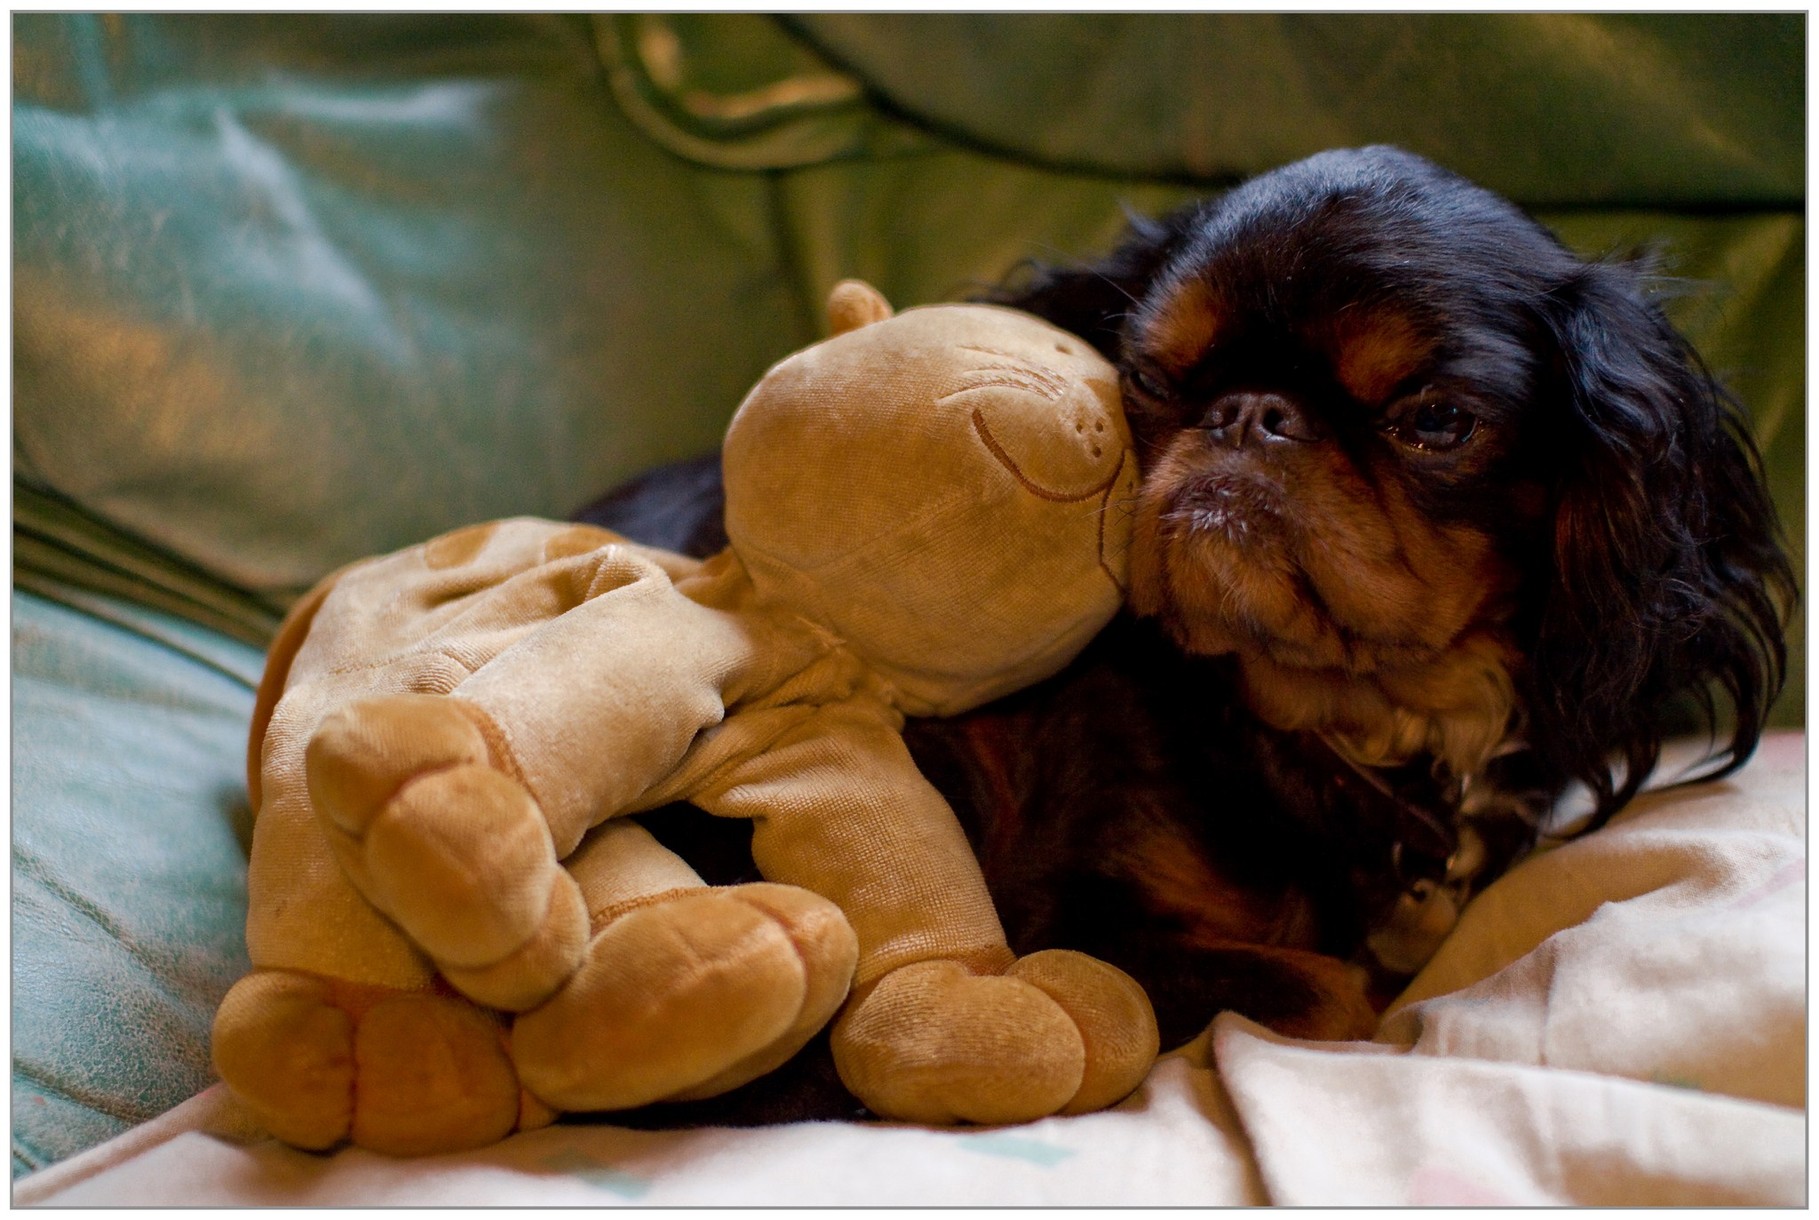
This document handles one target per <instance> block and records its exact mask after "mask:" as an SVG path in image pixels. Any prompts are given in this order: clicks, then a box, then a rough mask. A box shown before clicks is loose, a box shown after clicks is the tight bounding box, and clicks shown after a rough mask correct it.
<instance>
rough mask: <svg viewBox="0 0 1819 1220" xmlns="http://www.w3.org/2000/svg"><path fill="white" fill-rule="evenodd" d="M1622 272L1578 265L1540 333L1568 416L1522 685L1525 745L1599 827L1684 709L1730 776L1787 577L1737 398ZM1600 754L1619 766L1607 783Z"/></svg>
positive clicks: (1748, 745) (1740, 754) (1782, 654)
mask: <svg viewBox="0 0 1819 1220" xmlns="http://www.w3.org/2000/svg"><path fill="white" fill-rule="evenodd" d="M1644 284H1645V281H1644V279H1643V276H1642V274H1641V272H1640V271H1639V270H1638V269H1637V268H1636V267H1633V266H1631V265H1628V264H1620V263H1591V264H1582V265H1580V267H1579V268H1578V270H1577V271H1576V272H1575V274H1574V275H1573V276H1572V277H1571V278H1570V280H1568V281H1567V282H1565V283H1563V284H1561V285H1559V287H1558V289H1557V290H1556V291H1555V292H1554V293H1553V294H1552V295H1551V296H1550V299H1549V302H1548V305H1547V307H1546V308H1545V309H1544V311H1543V313H1544V317H1543V318H1542V324H1543V326H1544V327H1545V328H1546V330H1547V331H1548V332H1550V338H1551V341H1552V345H1553V347H1554V349H1555V359H1556V369H1555V371H1556V373H1557V374H1558V378H1559V379H1558V381H1557V382H1556V392H1557V393H1558V394H1559V395H1560V397H1561V398H1563V399H1564V405H1565V410H1564V411H1563V412H1561V413H1559V414H1556V415H1555V416H1554V417H1553V418H1554V420H1555V427H1554V428H1553V429H1550V435H1549V436H1548V438H1547V441H1546V442H1545V443H1546V444H1547V445H1548V446H1549V447H1550V448H1551V449H1552V450H1553V451H1554V453H1555V454H1556V455H1559V457H1558V460H1559V461H1560V462H1561V465H1560V466H1559V467H1558V468H1557V469H1558V475H1557V484H1556V487H1555V512H1554V530H1553V544H1552V545H1553V565H1552V571H1551V575H1550V579H1549V581H1548V587H1547V589H1546V591H1545V593H1544V594H1543V596H1542V601H1541V603H1540V605H1539V607H1538V608H1537V612H1536V614H1535V618H1534V630H1535V633H1536V634H1535V639H1534V641H1533V646H1532V648H1531V649H1530V651H1529V665H1528V668H1527V671H1526V673H1525V675H1524V685H1525V686H1527V687H1528V688H1529V689H1528V690H1527V691H1526V692H1525V693H1526V695H1527V698H1526V699H1525V700H1524V702H1525V703H1526V705H1527V707H1528V711H1529V717H1530V724H1529V728H1528V733H1529V737H1530V741H1531V744H1533V745H1534V746H1535V747H1536V748H1537V749H1538V750H1539V751H1541V753H1542V755H1543V757H1544V758H1545V759H1547V760H1549V761H1551V762H1553V763H1554V764H1555V766H1556V768H1557V769H1558V771H1559V775H1560V778H1563V779H1573V778H1576V779H1580V780H1583V781H1584V782H1585V783H1586V784H1587V785H1588V786H1589V788H1590V789H1591V792H1592V794H1593V797H1594V799H1595V802H1596V812H1595V813H1594V816H1593V818H1592V821H1591V825H1593V826H1596V825H1600V824H1602V823H1603V822H1604V821H1606V820H1607V819H1608V818H1609V817H1610V815H1611V814H1612V813H1614V812H1615V811H1616V810H1617V809H1619V808H1621V807H1622V806H1623V804H1624V803H1625V802H1627V801H1628V800H1629V798H1630V797H1632V796H1633V795H1635V793H1636V791H1637V790H1638V789H1639V788H1640V786H1641V785H1642V783H1643V782H1644V780H1646V779H1647V778H1648V775H1649V773H1650V772H1651V771H1652V770H1653V769H1654V766H1655V764H1656V762H1657V761H1658V760H1659V757H1660V748H1661V742H1662V736H1663V733H1664V731H1665V729H1666V725H1665V724H1664V718H1663V716H1662V713H1663V712H1664V711H1665V710H1667V709H1668V708H1669V707H1670V706H1671V705H1678V706H1679V707H1681V708H1685V707H1687V706H1689V705H1690V707H1691V708H1692V709H1693V710H1694V711H1695V713H1696V715H1697V716H1698V718H1699V719H1701V720H1702V721H1703V722H1704V725H1705V726H1706V727H1709V728H1711V729H1712V730H1713V731H1714V732H1715V733H1716V734H1718V735H1719V737H1720V738H1722V737H1723V735H1724V734H1725V733H1726V732H1727V731H1728V745H1727V747H1726V749H1725V751H1724V763H1723V765H1722V766H1720V767H1718V768H1717V769H1716V770H1715V771H1714V772H1712V774H1713V775H1717V774H1724V773H1726V772H1728V771H1730V770H1732V769H1734V768H1735V767H1737V766H1740V765H1742V763H1743V762H1744V760H1745V759H1747V758H1748V757H1749V754H1750V752H1751V751H1752V750H1753V749H1754V748H1755V745H1756V741H1757V738H1758V737H1759V736H1760V735H1761V732H1762V728H1763V724H1764V721H1765V719H1766V716H1767V713H1768V708H1769V705H1770V704H1771V703H1772V702H1773V701H1774V699H1775V697H1776V695H1777V694H1778V693H1779V692H1780V689H1781V684H1782V681H1783V678H1784V671H1785V667H1786V645H1785V643H1784V641H1783V631H1784V629H1785V626H1786V622H1787V618H1786V616H1787V615H1788V614H1789V613H1790V612H1791V609H1792V605H1793V601H1794V596H1795V582H1794V576H1793V572H1792V569H1791V568H1790V566H1789V563H1788V559H1787V556H1786V553H1785V551H1784V549H1783V546H1782V536H1781V532H1780V527H1779V525H1778V523H1777V520H1776V517H1775V510H1774V506H1773V504H1772V503H1771V502H1770V500H1769V496H1768V492H1767V488H1766V485H1765V483H1764V480H1763V476H1762V469H1761V458H1760V456H1759V454H1758V453H1757V450H1756V446H1755V443H1754V442H1753V441H1752V440H1751V439H1750V435H1749V433H1748V431H1747V428H1746V426H1745V424H1744V421H1743V418H1742V414H1741V412H1740V410H1739V409H1738V407H1737V405H1736V404H1735V402H1734V401H1733V400H1732V399H1731V398H1730V397H1729V396H1728V395H1727V394H1726V393H1725V392H1724V390H1723V389H1721V388H1720V387H1719V386H1718V385H1717V383H1716V382H1715V381H1714V380H1713V379H1712V377H1711V375H1710V374H1709V373H1708V372H1707V371H1706V369H1705V367H1704V365H1703V364H1702V362H1701V361H1700V360H1699V357H1698V355H1697V354H1696V353H1695V352H1694V351H1693V350H1692V348H1691V347H1690V345H1689V344H1688V343H1687V342H1686V340H1685V339H1684V338H1682V337H1681V336H1680V334H1679V333H1678V332H1677V331H1675V330H1674V328H1673V327H1672V325H1671V324H1670V323H1669V322H1668V321H1667V319H1666V317H1665V316H1664V315H1663V314H1662V312H1661V310H1660V309H1659V308H1658V307H1657V306H1656V305H1655V304H1654V303H1653V302H1651V301H1650V300H1649V299H1648V297H1647V295H1646V293H1645V287H1644ZM1613 759H1615V760H1616V762H1617V763H1618V764H1619V765H1620V768H1621V769H1620V771H1619V772H1618V773H1616V774H1613V772H1612V769H1611V765H1612V761H1613Z"/></svg>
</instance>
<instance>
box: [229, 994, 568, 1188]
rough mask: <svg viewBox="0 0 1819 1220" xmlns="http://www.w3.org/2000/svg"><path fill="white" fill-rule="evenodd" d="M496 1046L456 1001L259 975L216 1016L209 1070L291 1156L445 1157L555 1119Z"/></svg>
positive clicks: (492, 1025) (483, 1024) (497, 1034)
mask: <svg viewBox="0 0 1819 1220" xmlns="http://www.w3.org/2000/svg"><path fill="white" fill-rule="evenodd" d="M502 1034H503V1030H502V1028H501V1025H500V1023H499V1021H498V1019H497V1018H495V1017H493V1016H491V1015H489V1014H487V1013H485V1012H482V1011H481V1010H480V1009H478V1008H476V1007H475V1006H474V1005H472V1004H469V1003H467V1002H466V1001H465V1000H461V999H458V998H455V997H452V996H437V995H425V994H421V993H416V992H402V991H394V990H392V989H390V988H386V987H373V986H363V985H360V984H354V983H345V982H341V981H338V980H329V979H323V978H318V977H316V976H313V975H306V974H295V973H292V972H290V971H285V970H259V971H255V972H253V973H252V974H249V975H247V976H246V977H245V978H243V979H241V980H240V981H239V982H238V983H235V984H234V986H233V988H232V989H230V990H229V991H228V993H227V997H226V998H225V999H224V1000H222V1002H221V1007H220V1009H219V1011H217V1013H216V1014H215V1028H214V1060H215V1070H216V1071H217V1072H219V1073H220V1074H221V1078H222V1079H223V1080H224V1081H226V1082H227V1085H228V1087H229V1088H231V1089H232V1090H233V1091H234V1093H235V1095H236V1096H238V1097H239V1098H240V1100H241V1101H242V1102H244V1103H245V1104H246V1105H247V1107H248V1108H249V1109H250V1110H251V1111H252V1112H253V1115H254V1116H255V1117H256V1118H257V1119H258V1120H259V1121H260V1123H261V1124H262V1125H264V1127H265V1128H266V1129H267V1130H268V1131H270V1132H271V1133H272V1134H273V1135H275V1136H277V1137H278V1138H279V1139H281V1140H283V1141H284V1142H285V1143H287V1144H293V1145H295V1146H296V1147H299V1148H307V1149H311V1150H321V1149H326V1148H331V1147H333V1146H334V1145H336V1144H339V1143H341V1142H342V1141H344V1140H346V1141H352V1142H353V1143H355V1144H358V1145H359V1146H360V1147H362V1148H370V1149H372V1150H373V1151H375V1152H384V1153H389V1154H391V1155H394V1156H416V1155H421V1154H425V1153H433V1152H453V1151H457V1150H459V1149H463V1148H477V1147H480V1146H481V1145H484V1144H490V1143H492V1142H494V1141H495V1140H498V1139H501V1138H503V1137H504V1136H506V1135H508V1134H510V1133H511V1132H512V1131H513V1130H514V1129H518V1128H529V1127H537V1126H542V1125H543V1124H545V1123H547V1122H549V1121H550V1120H551V1119H552V1118H554V1117H555V1115H554V1112H553V1111H551V1110H549V1109H548V1108H547V1107H545V1106H543V1105H541V1104H540V1103H538V1102H537V1101H536V1099H535V1098H531V1097H528V1096H526V1095H525V1094H524V1092H523V1090H521V1089H520V1088H519V1087H518V1079H517V1076H516V1075H515V1074H514V1073H513V1071H512V1065H511V1060H510V1059H509V1058H508V1057H507V1055H506V1053H505V1047H504V1044H503V1041H504V1040H503V1037H502Z"/></svg>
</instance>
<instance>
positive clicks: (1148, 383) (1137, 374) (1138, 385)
mask: <svg viewBox="0 0 1819 1220" xmlns="http://www.w3.org/2000/svg"><path fill="white" fill-rule="evenodd" d="M1124 380H1125V382H1126V383H1127V384H1128V385H1129V386H1130V388H1131V389H1133V390H1135V391H1137V393H1139V394H1141V395H1143V397H1145V398H1156V399H1165V398H1167V397H1168V396H1169V390H1168V386H1167V385H1165V384H1164V383H1163V381H1162V378H1161V377H1159V376H1157V375H1156V374H1154V373H1152V372H1150V371H1149V370H1147V369H1141V368H1126V369H1125V370H1124Z"/></svg>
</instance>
